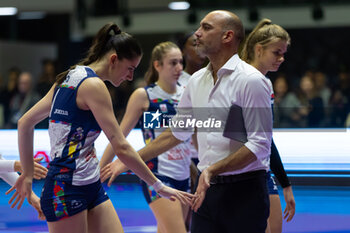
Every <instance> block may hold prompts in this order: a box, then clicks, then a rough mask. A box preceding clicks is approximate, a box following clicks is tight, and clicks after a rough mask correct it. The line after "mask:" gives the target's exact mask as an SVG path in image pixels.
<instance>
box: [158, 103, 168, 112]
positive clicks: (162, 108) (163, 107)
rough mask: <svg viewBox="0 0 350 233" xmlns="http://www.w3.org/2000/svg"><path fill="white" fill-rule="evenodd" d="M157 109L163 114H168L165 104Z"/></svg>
mask: <svg viewBox="0 0 350 233" xmlns="http://www.w3.org/2000/svg"><path fill="white" fill-rule="evenodd" d="M159 108H160V111H162V112H163V113H167V112H168V107H167V106H166V104H160V105H159Z"/></svg>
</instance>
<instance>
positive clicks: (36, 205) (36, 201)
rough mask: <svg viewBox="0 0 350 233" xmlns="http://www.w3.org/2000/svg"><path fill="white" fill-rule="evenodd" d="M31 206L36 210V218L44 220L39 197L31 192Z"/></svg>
mask: <svg viewBox="0 0 350 233" xmlns="http://www.w3.org/2000/svg"><path fill="white" fill-rule="evenodd" d="M32 206H33V207H34V208H35V210H36V211H37V212H38V218H39V219H40V220H45V215H44V213H43V211H42V210H41V205H40V199H39V197H38V196H37V195H35V193H34V192H33V193H32Z"/></svg>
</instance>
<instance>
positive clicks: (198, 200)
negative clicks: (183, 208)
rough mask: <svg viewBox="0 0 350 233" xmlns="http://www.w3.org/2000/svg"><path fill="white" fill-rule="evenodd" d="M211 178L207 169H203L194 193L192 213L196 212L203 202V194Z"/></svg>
mask: <svg viewBox="0 0 350 233" xmlns="http://www.w3.org/2000/svg"><path fill="white" fill-rule="evenodd" d="M211 176H212V175H211V173H210V172H209V171H208V169H204V170H203V172H202V174H201V175H200V177H199V181H198V186H197V189H196V192H195V198H194V199H193V202H192V210H194V212H197V210H198V209H199V207H201V205H202V203H203V201H204V198H205V194H206V192H207V190H208V188H209V187H210V179H211Z"/></svg>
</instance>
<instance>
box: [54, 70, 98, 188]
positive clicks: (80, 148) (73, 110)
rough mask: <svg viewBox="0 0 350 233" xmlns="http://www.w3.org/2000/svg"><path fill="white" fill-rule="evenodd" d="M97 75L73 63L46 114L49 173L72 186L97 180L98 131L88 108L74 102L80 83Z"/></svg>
mask: <svg viewBox="0 0 350 233" xmlns="http://www.w3.org/2000/svg"><path fill="white" fill-rule="evenodd" d="M92 77H98V76H97V74H96V73H95V72H94V71H93V70H92V69H91V68H89V67H87V66H76V68H75V69H73V70H71V71H70V72H69V73H68V74H67V77H66V79H65V80H64V81H63V83H62V84H60V85H59V86H57V88H56V90H55V93H54V97H53V100H52V105H51V111H50V116H49V136H50V143H51V152H50V156H51V162H50V164H49V165H50V167H49V172H48V175H49V176H51V177H53V179H55V180H59V181H64V182H67V183H69V184H73V185H87V184H91V183H94V182H96V181H97V180H98V179H99V166H98V165H99V161H98V159H97V157H96V151H95V148H94V141H95V140H96V139H97V137H98V136H99V134H100V132H101V128H100V127H99V125H98V124H97V122H96V119H95V117H94V116H93V114H92V112H91V111H90V110H88V111H86V110H81V109H79V108H78V106H77V103H76V98H77V92H78V88H79V86H80V84H81V83H82V82H83V81H84V80H85V79H87V78H92Z"/></svg>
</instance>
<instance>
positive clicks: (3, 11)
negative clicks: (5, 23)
mask: <svg viewBox="0 0 350 233" xmlns="http://www.w3.org/2000/svg"><path fill="white" fill-rule="evenodd" d="M15 14H17V8H16V7H0V15H15Z"/></svg>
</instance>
